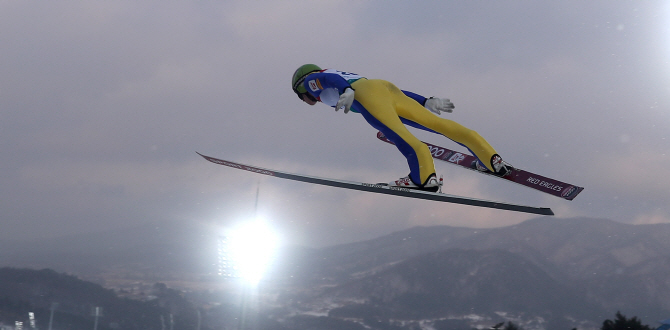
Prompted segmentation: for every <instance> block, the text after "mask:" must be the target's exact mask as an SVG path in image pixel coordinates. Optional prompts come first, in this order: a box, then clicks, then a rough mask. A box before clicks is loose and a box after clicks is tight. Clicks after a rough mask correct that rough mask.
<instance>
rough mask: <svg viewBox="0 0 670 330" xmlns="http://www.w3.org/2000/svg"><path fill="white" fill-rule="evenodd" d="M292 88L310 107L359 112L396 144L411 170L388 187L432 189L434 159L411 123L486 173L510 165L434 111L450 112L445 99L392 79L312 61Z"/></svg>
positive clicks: (504, 172) (503, 172) (502, 170)
mask: <svg viewBox="0 0 670 330" xmlns="http://www.w3.org/2000/svg"><path fill="white" fill-rule="evenodd" d="M292 84H293V91H294V92H295V93H296V94H297V95H298V97H299V98H300V99H301V100H302V101H304V102H305V103H307V104H309V105H314V104H316V103H317V102H323V103H324V104H326V105H329V106H332V107H335V111H338V110H340V109H344V113H348V112H349V111H353V112H357V113H360V114H362V115H363V118H365V120H367V122H368V123H369V124H370V125H372V127H374V128H376V129H378V130H379V131H381V132H382V133H384V135H386V137H387V138H388V139H389V140H391V141H392V142H393V143H395V145H396V146H397V147H398V149H399V150H400V152H401V153H402V154H403V155H404V156H405V158H407V163H408V164H409V169H410V173H409V175H408V176H406V177H404V178H400V179H398V180H396V181H393V182H390V183H389V186H397V187H405V188H412V189H420V190H427V191H437V190H438V189H439V182H438V181H437V178H436V176H435V164H434V163H433V158H432V155H431V153H430V150H429V149H428V146H426V145H425V144H424V143H423V142H421V141H420V140H419V139H417V138H416V137H415V136H414V135H412V133H410V132H409V130H408V129H407V127H405V125H408V126H412V127H415V128H420V129H423V130H426V131H430V132H433V133H438V134H442V135H444V136H446V137H447V138H449V139H451V140H453V141H455V142H456V143H459V144H461V145H463V146H465V147H466V148H468V149H469V150H470V152H472V154H473V155H475V156H476V157H477V159H479V164H477V167H478V169H480V170H482V171H485V170H488V171H491V172H493V173H494V174H496V175H498V176H505V175H507V174H509V173H510V171H511V170H512V166H511V165H509V164H508V163H506V162H504V161H503V160H502V158H501V157H500V156H499V155H498V154H497V153H496V151H495V150H494V149H493V147H491V145H489V143H488V142H486V140H484V138H482V137H481V136H480V135H479V134H478V133H477V132H475V131H473V130H471V129H468V128H466V127H464V126H463V125H460V124H458V123H456V122H454V121H452V120H448V119H444V118H441V117H438V116H436V115H439V114H441V112H442V111H445V112H452V111H453V109H454V104H453V103H451V101H449V99H442V98H434V97H431V98H426V97H423V96H421V95H418V94H415V93H412V92H408V91H403V90H400V89H399V88H398V87H396V86H395V85H393V84H392V83H390V82H388V81H385V80H380V79H367V78H365V77H362V76H359V75H357V74H355V73H350V72H342V71H337V70H333V69H327V70H322V69H321V68H320V67H318V66H317V65H314V64H305V65H303V66H301V67H299V68H298V69H297V70H296V71H295V73H293V80H292Z"/></svg>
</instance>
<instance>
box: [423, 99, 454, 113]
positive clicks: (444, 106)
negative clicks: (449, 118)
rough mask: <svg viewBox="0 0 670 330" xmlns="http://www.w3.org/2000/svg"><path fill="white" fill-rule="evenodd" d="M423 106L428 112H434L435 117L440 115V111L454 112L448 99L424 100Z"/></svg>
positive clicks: (452, 105)
mask: <svg viewBox="0 0 670 330" xmlns="http://www.w3.org/2000/svg"><path fill="white" fill-rule="evenodd" d="M424 106H425V107H426V109H428V110H430V111H431V112H434V113H435V114H437V115H439V114H440V111H445V112H453V111H454V104H453V103H451V101H449V99H440V98H435V97H431V98H429V99H427V100H426V104H425V105H424Z"/></svg>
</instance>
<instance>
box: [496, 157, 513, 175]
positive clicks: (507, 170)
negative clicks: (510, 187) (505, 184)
mask: <svg viewBox="0 0 670 330" xmlns="http://www.w3.org/2000/svg"><path fill="white" fill-rule="evenodd" d="M491 167H493V169H494V170H495V172H494V173H493V174H494V175H496V176H499V177H504V176H508V175H510V174H512V171H513V170H514V167H513V166H512V165H510V164H509V163H507V162H506V161H504V160H503V159H502V157H500V155H498V154H495V155H493V157H491Z"/></svg>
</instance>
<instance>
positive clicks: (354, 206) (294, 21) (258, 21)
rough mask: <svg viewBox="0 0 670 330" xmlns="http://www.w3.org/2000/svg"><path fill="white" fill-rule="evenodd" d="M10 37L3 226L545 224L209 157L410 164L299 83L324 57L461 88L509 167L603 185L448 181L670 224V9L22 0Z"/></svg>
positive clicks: (509, 197) (2, 98)
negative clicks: (564, 195)
mask: <svg viewBox="0 0 670 330" xmlns="http://www.w3.org/2000/svg"><path fill="white" fill-rule="evenodd" d="M0 43H1V44H2V46H1V48H0V147H1V150H2V156H1V157H0V227H1V229H0V239H20V240H24V239H33V238H39V237H53V236H60V235H68V234H76V233H86V232H93V231H99V230H106V229H112V228H119V227H129V226H134V225H136V224H138V223H143V222H146V221H156V222H160V221H184V222H187V223H194V224H196V223H205V224H213V225H216V226H221V227H226V226H230V225H232V224H234V223H236V222H239V221H242V220H244V219H248V218H249V217H252V216H253V215H254V214H255V213H257V214H259V215H262V216H264V217H265V218H266V219H268V221H270V222H271V223H272V224H273V226H274V227H275V229H276V230H277V231H278V232H279V233H280V236H281V237H282V240H283V242H285V243H290V244H305V245H309V246H323V245H330V244H337V243H345V242H352V241H357V240H361V239H367V238H373V237H377V236H380V235H384V234H388V233H390V232H393V231H397V230H401V229H405V228H408V227H412V226H416V225H436V224H445V225H454V226H468V227H495V226H505V225H510V224H515V223H519V222H522V221H525V220H528V219H531V218H533V216H529V215H525V214H522V213H517V212H509V211H499V210H489V209H481V208H476V207H470V206H460V205H451V204H445V203H438V202H428V201H418V200H411V199H407V198H400V197H395V196H384V195H376V194H370V193H364V192H357V191H348V190H342V189H338V188H330V187H322V186H315V185H310V184H305V183H299V182H291V181H287V180H282V179H276V178H271V177H263V176H260V175H256V174H253V173H248V172H242V171H237V170H234V169H230V168H227V167H222V166H216V165H214V164H211V163H208V162H206V161H204V160H203V159H201V158H200V157H198V156H197V155H196V153H195V151H199V152H201V153H204V154H208V155H211V156H215V157H219V158H223V159H228V160H232V161H237V162H242V163H247V164H251V165H255V166H260V167H266V168H272V169H277V170H284V171H288V172H293V173H303V174H310V175H316V176H322V177H330V178H340V179H347V180H354V181H365V182H388V181H391V180H395V179H397V178H399V177H401V176H405V175H406V174H407V173H408V169H407V165H406V162H405V160H404V158H403V157H402V156H401V154H400V153H399V152H398V151H397V150H396V149H395V148H394V147H392V146H390V145H386V144H383V143H382V142H379V141H377V140H376V138H375V133H376V131H375V130H374V129H373V128H372V127H370V126H369V125H368V124H367V123H366V122H365V121H364V120H363V118H362V116H360V115H357V114H354V113H349V114H346V115H345V114H343V113H342V112H337V113H336V112H334V111H333V110H332V108H329V107H327V106H325V105H323V104H319V105H316V106H313V107H310V106H308V105H306V104H304V103H302V102H300V101H299V100H298V99H297V98H296V96H295V95H294V94H293V92H292V91H291V88H290V77H291V75H292V73H293V71H294V70H295V69H296V68H297V67H298V66H299V65H301V64H304V63H316V64H318V65H320V66H322V67H324V68H335V69H339V70H344V71H351V72H355V73H358V74H360V75H363V76H366V77H368V78H381V79H386V80H389V81H392V82H393V83H395V84H396V85H397V86H399V87H400V88H402V89H406V90H411V91H414V92H417V93H419V94H422V95H425V96H440V97H449V98H451V100H452V101H453V102H454V103H455V105H456V109H455V111H454V113H453V114H444V115H443V116H445V117H447V118H449V119H453V120H455V121H458V122H460V123H461V124H463V125H465V126H467V127H469V128H472V129H474V130H476V131H478V132H479V133H480V134H481V135H482V136H484V137H485V138H486V139H487V140H488V141H489V142H490V143H491V144H492V145H493V146H494V147H495V148H496V149H497V151H498V152H499V153H500V154H501V155H502V156H503V157H504V158H505V159H506V160H507V161H508V162H510V163H512V164H513V165H515V166H517V167H520V168H524V169H526V170H529V171H532V172H536V173H540V174H543V175H545V176H549V177H553V178H556V179H559V180H563V181H567V182H570V183H573V184H576V185H580V186H584V187H585V188H586V189H585V190H584V192H582V194H581V195H580V196H579V197H578V198H577V199H575V200H574V201H571V202H569V201H564V200H561V199H558V198H555V197H552V196H548V195H544V194H542V193H538V192H535V191H532V190H530V189H527V188H524V187H521V186H516V185H512V184H510V183H507V182H504V181H502V180H497V179H494V178H490V177H487V176H484V175H479V174H477V173H472V172H470V171H467V170H462V169H459V168H455V167H453V166H450V165H448V164H446V163H437V164H436V166H437V171H438V174H443V175H444V178H445V188H444V191H445V192H447V193H450V194H456V195H464V196H470V197H476V198H484V199H492V200H499V201H505V202H512V203H520V204H525V205H533V206H544V207H551V208H552V209H554V212H555V213H556V214H557V216H556V217H555V219H556V221H560V219H561V218H567V217H576V216H586V217H597V218H608V219H613V220H616V221H620V222H625V223H638V224H643V223H658V222H670V188H669V187H670V166H669V164H670V157H668V149H669V147H670V141H669V137H668V132H669V131H670V4H668V3H667V1H644V2H639V1H588V2H584V1H579V0H567V1H561V2H560V4H559V3H550V2H538V1H422V2H414V1H412V2H410V1H326V0H324V1H311V2H307V1H246V0H244V1H237V0H228V1H167V2H166V1H52V2H39V3H38V2H26V1H3V2H0ZM417 136H419V137H420V138H421V139H424V140H426V141H429V142H432V143H435V144H438V145H442V146H445V147H452V148H456V149H459V147H457V146H455V145H454V144H453V143H452V142H451V141H448V140H447V139H446V138H444V137H440V136H438V135H435V134H429V133H424V132H417ZM459 150H461V149H459ZM257 187H259V188H260V189H259V190H260V194H259V202H258V208H257V210H255V208H254V205H255V200H256V190H257Z"/></svg>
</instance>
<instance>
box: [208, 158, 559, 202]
mask: <svg viewBox="0 0 670 330" xmlns="http://www.w3.org/2000/svg"><path fill="white" fill-rule="evenodd" d="M197 154H198V155H200V156H202V157H203V158H205V159H206V160H208V161H210V162H212V163H214V164H218V165H224V166H228V167H232V168H236V169H240V170H245V171H249V172H254V173H258V174H263V175H269V176H274V177H278V178H282V179H289V180H295V181H302V182H308V183H315V184H320V185H325V186H331V187H339V188H346V189H353V190H360V191H368V192H373V193H378V194H386V195H396V196H403V197H410V198H418V199H425V200H432V201H439V202H447V203H455V204H464V205H472V206H481V207H488V208H494V209H500V210H508V211H517V212H524V213H532V214H541V215H554V212H553V211H552V210H551V209H550V208H547V207H533V206H525V205H516V204H509V203H503V202H495V201H489V200H483V199H476V198H469V197H462V196H455V195H448V194H443V193H439V192H428V191H422V190H415V189H408V188H402V187H389V186H388V185H384V184H374V183H362V182H353V181H344V180H337V179H326V178H319V177H315V176H309V175H302V174H292V173H287V172H281V171H275V170H270V169H264V168H260V167H255V166H249V165H245V164H240V163H235V162H231V161H227V160H223V159H218V158H214V157H209V156H205V155H203V154H201V153H199V152H197Z"/></svg>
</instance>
